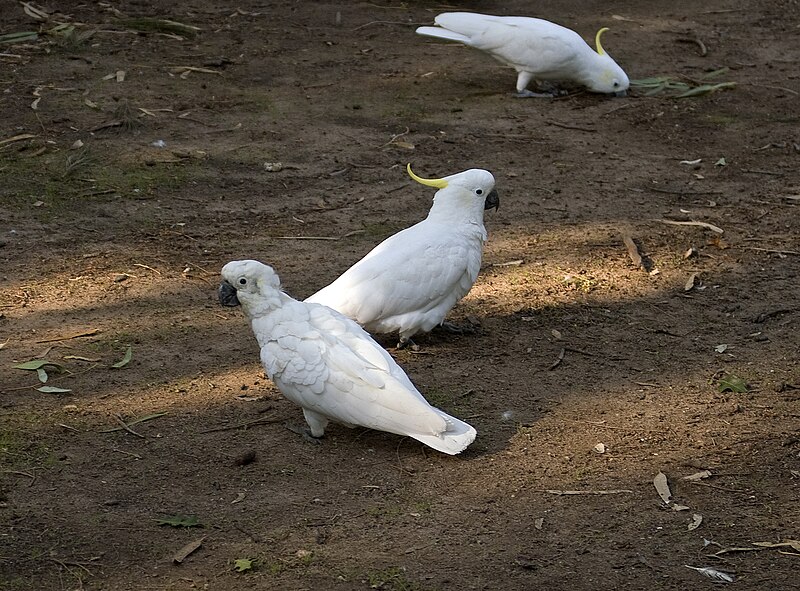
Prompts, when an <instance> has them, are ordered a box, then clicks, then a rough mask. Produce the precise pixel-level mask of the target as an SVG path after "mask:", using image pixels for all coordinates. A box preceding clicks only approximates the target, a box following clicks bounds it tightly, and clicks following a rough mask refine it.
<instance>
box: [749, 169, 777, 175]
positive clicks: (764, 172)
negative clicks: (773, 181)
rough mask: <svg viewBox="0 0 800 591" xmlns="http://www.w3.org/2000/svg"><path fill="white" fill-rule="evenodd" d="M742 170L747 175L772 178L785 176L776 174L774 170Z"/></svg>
mask: <svg viewBox="0 0 800 591" xmlns="http://www.w3.org/2000/svg"><path fill="white" fill-rule="evenodd" d="M741 170H742V172H746V173H747V174H769V175H772V176H783V173H782V172H774V171H772V170H760V169H758V168H742V169H741Z"/></svg>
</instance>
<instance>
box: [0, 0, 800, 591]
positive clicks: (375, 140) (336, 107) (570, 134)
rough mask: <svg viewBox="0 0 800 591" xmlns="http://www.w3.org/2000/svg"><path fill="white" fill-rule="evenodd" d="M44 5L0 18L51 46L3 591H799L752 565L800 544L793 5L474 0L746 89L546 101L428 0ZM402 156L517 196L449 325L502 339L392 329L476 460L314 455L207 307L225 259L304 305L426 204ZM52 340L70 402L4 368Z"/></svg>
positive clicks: (48, 353) (12, 208) (19, 111)
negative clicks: (478, 177) (728, 576)
mask: <svg viewBox="0 0 800 591" xmlns="http://www.w3.org/2000/svg"><path fill="white" fill-rule="evenodd" d="M36 6H39V7H40V8H42V9H44V10H46V11H47V12H48V13H50V14H51V18H50V20H49V21H47V22H37V21H36V20H34V19H33V18H32V17H31V16H29V15H27V14H26V13H25V12H24V11H23V7H22V5H21V4H20V3H15V2H11V1H10V0H3V2H2V5H1V6H0V8H1V10H2V19H1V20H0V22H1V23H2V25H1V26H2V31H0V33H13V32H18V31H40V35H39V36H38V38H37V39H35V40H33V39H30V40H27V41H22V42H18V43H13V44H3V45H0V89H2V92H0V122H2V125H1V129H2V137H0V175H2V180H0V199H2V209H1V210H0V232H1V234H0V260H1V261H2V267H1V268H0V306H2V308H0V342H2V343H4V346H3V348H2V350H0V388H2V398H0V403H1V404H2V408H1V409H0V468H1V469H2V472H1V473H0V497H1V498H0V502H1V505H0V525H1V528H0V588H2V589H4V590H15V591H16V590H23V589H25V590H27V589H36V590H40V589H108V590H166V589H176V590H177V589H219V590H232V589H342V590H345V589H355V590H358V589H370V588H373V589H385V590H406V591H407V590H415V591H422V590H425V591H432V590H445V589H492V590H494V589H500V590H528V589H545V588H546V589H551V590H553V591H556V590H567V589H568V590H570V591H577V590H605V589H631V590H638V589H674V590H684V589H702V588H708V587H711V586H712V585H714V583H713V582H712V580H711V579H710V578H708V577H706V576H705V575H704V574H702V573H700V572H698V571H696V570H692V569H689V568H686V565H689V566H694V567H714V568H717V569H722V570H728V571H730V572H733V573H735V575H736V577H738V580H737V582H736V583H734V584H733V585H734V586H735V588H737V589H770V590H775V591H778V590H787V589H796V588H797V585H798V575H797V573H798V570H799V569H800V558H798V551H797V548H796V547H795V548H794V549H792V548H791V547H790V546H783V547H775V548H760V549H757V548H759V547H758V546H753V544H754V543H757V542H780V541H782V540H785V539H795V540H797V539H799V538H800V532H799V531H798V527H800V509H799V508H798V507H800V505H799V504H798V501H799V500H800V457H799V455H800V439H798V427H799V426H800V420H799V419H800V402H799V401H800V391H798V385H799V384H800V368H798V363H797V360H798V357H799V356H800V339H798V335H797V332H798V320H799V319H800V315H799V312H800V300H798V272H800V258H798V254H799V253H800V240H798V229H800V222H798V198H797V195H798V193H800V180H798V159H799V158H800V146H799V145H798V143H799V142H800V132H798V129H800V127H799V126H798V123H800V100H798V99H799V98H800V97H799V96H798V93H799V92H800V79H799V78H800V73H799V72H798V67H797V64H798V61H799V60H800V29H798V27H797V23H798V22H800V7H799V6H798V3H797V2H796V1H789V0H782V1H781V0H777V1H770V2H767V1H753V2H744V1H742V0H711V1H709V2H689V1H686V0H676V1H674V2H670V3H657V2H646V1H642V0H637V1H633V0H630V1H622V2H612V3H608V2H597V1H586V2H583V1H577V0H569V1H564V2H545V3H530V2H522V1H520V0H512V1H508V2H460V3H457V8H460V9H472V10H480V11H482V12H488V13H495V14H523V15H531V16H540V17H544V18H548V19H551V20H554V21H557V22H559V23H561V24H563V25H566V26H569V27H571V28H573V29H575V30H577V31H579V32H580V33H581V34H582V35H583V36H584V38H586V39H591V38H592V37H593V34H594V32H595V31H596V30H597V29H598V28H599V27H601V26H610V27H611V28H612V30H611V31H610V32H609V33H607V34H606V36H605V38H604V45H605V47H606V49H607V50H608V51H609V53H611V54H612V55H613V56H614V57H615V58H616V59H617V61H618V62H619V63H620V64H621V65H622V66H623V67H624V68H625V69H626V70H627V72H628V73H629V75H630V77H631V78H632V79H642V78H647V77H651V76H656V75H670V76H672V77H674V78H680V79H684V80H688V81H699V80H701V78H702V77H703V76H704V75H705V74H707V73H708V72H710V71H715V70H718V69H720V68H723V67H727V68H729V71H727V72H724V73H722V74H720V75H719V76H718V77H717V78H715V81H732V82H736V83H737V85H736V87H735V88H732V89H729V90H725V91H719V92H715V93H713V94H707V95H702V96H698V97H695V98H687V99H676V98H673V97H670V96H667V95H665V94H663V93H662V94H657V95H654V96H645V95H644V92H642V91H638V92H636V91H634V92H632V93H631V96H629V97H628V98H622V99H613V98H608V97H603V96H597V95H592V94H588V93H582V92H572V93H571V94H569V95H568V96H566V97H562V98H558V99H555V100H548V99H544V100H542V99H529V100H519V99H515V98H513V97H512V91H513V88H514V79H515V74H514V72H513V71H510V70H507V69H505V68H503V67H502V66H500V65H499V64H497V63H496V62H494V61H493V60H492V59H490V58H489V57H487V56H484V55H482V54H480V53H478V52H475V51H471V50H469V49H467V48H464V47H460V46H457V45H452V44H444V43H437V42H433V41H431V40H430V39H425V38H422V37H419V36H417V35H415V34H414V28H415V26H417V25H419V24H429V23H431V22H432V21H433V18H434V16H435V15H436V14H437V13H438V12H441V11H443V10H447V9H452V7H446V6H443V5H441V4H438V3H433V2H422V1H416V2H408V3H388V2H383V1H382V0H377V1H375V2H339V3H329V2H290V1H283V2H256V1H253V0H242V1H241V2H236V3H225V2H222V3H220V2H211V1H209V0H191V1H189V2H180V3H173V2H157V1H146V0H123V1H120V2H109V3H94V2H75V1H72V0H68V1H64V2H58V3H55V2H51V3H48V4H41V5H36ZM56 9H57V10H58V11H56ZM533 10H535V11H536V12H535V14H533V13H532V11H533ZM134 17H161V18H168V19H171V20H173V21H177V22H179V23H184V24H188V25H192V26H195V27H198V28H199V29H200V30H199V31H198V32H197V33H196V34H195V35H191V34H190V33H188V32H187V31H185V30H181V29H176V30H170V29H168V28H164V27H161V28H156V29H150V30H146V31H140V30H135V28H142V26H143V25H142V21H129V20H125V19H130V18H134ZM62 22H63V23H78V26H77V27H76V29H75V30H74V31H73V32H71V33H70V32H69V31H66V32H65V30H64V29H61V30H60V32H59V31H56V32H52V33H51V34H46V33H45V31H49V30H52V29H53V27H55V26H56V25H57V24H58V23H62ZM91 30H94V31H95V32H94V33H93V34H92V35H91V36H89V37H87V36H86V35H84V33H85V32H87V31H91ZM187 68H188V69H187ZM19 136H22V137H21V138H20V137H19ZM12 138H14V139H13V140H12ZM76 142H79V143H76ZM80 143H82V145H80ZM698 159H701V162H699V163H696V164H685V163H682V161H694V160H698ZM406 162H412V163H413V164H414V167H415V170H416V171H417V172H418V173H419V174H421V175H423V176H443V175H446V174H451V173H455V172H458V171H461V170H464V169H467V168H471V167H481V168H486V169H488V170H490V171H492V172H493V173H494V175H495V177H496V178H497V187H498V190H499V192H500V195H501V200H502V202H501V207H500V210H499V211H498V212H497V213H488V214H487V220H486V224H487V228H488V229H489V233H490V241H489V242H488V244H487V245H486V249H485V252H484V267H483V270H482V273H481V276H480V278H479V279H478V282H477V284H476V285H475V287H474V288H473V290H472V292H471V293H470V294H469V295H468V296H467V297H466V298H465V299H464V300H463V301H462V302H461V303H459V304H458V305H457V306H456V308H455V309H454V310H453V312H452V318H451V319H452V320H454V321H455V322H461V323H465V322H473V323H476V324H478V325H479V327H478V331H477V334H475V335H465V336H452V335H446V334H440V333H437V332H434V333H432V334H430V335H428V336H423V337H421V338H419V339H418V343H419V344H420V345H421V347H422V349H421V351H420V353H418V354H415V353H413V352H408V351H394V350H393V349H392V345H393V343H394V337H392V336H391V335H390V336H387V337H381V339H380V340H381V342H382V343H383V344H385V345H386V346H387V347H388V348H389V349H390V350H392V354H393V355H394V356H395V357H396V359H397V361H398V362H399V363H400V365H401V366H402V367H403V368H404V369H405V370H406V371H407V372H408V374H409V375H410V377H411V378H412V379H413V380H414V382H415V383H416V384H417V385H418V386H419V388H420V390H421V391H422V392H423V393H425V394H426V396H427V397H428V399H429V400H430V401H431V402H432V403H433V404H436V405H438V406H440V407H442V408H443V409H445V410H446V411H447V412H450V413H452V414H454V415H456V416H458V417H460V418H463V419H465V420H468V421H469V422H470V423H472V424H473V425H475V427H476V428H477V430H478V438H477V440H476V441H475V443H474V444H473V445H472V446H471V447H470V448H469V449H468V450H467V451H466V452H465V453H463V454H462V455H461V456H459V457H447V456H444V455H442V454H438V453H436V452H433V451H431V450H428V449H425V448H424V447H422V446H421V445H420V444H418V443H416V442H414V441H413V440H409V439H402V438H399V437H396V436H393V435H387V434H383V433H378V432H373V431H364V430H349V429H346V428H344V427H339V426H332V427H331V428H330V430H329V432H328V434H327V435H326V437H325V438H324V441H323V443H322V444H321V445H319V446H312V445H310V444H308V443H307V442H306V441H304V440H303V439H302V438H300V437H298V436H297V435H296V434H295V433H293V432H292V431H290V430H289V429H287V428H285V426H284V425H285V424H286V423H288V424H290V425H298V424H301V423H302V415H301V413H300V411H299V410H298V409H297V408H296V407H295V406H294V405H292V404H291V403H289V402H288V401H286V400H284V399H283V398H282V397H281V396H280V394H279V393H278V392H277V390H276V389H275V387H274V386H273V385H272V384H271V383H270V382H269V380H267V379H266V378H265V377H264V374H263V371H262V369H261V368H260V366H259V363H258V350H257V346H256V343H255V340H254V338H253V337H252V334H251V333H250V330H249V327H248V326H247V324H246V322H245V320H244V318H243V317H242V315H241V313H240V312H239V311H237V310H233V311H231V310H228V309H222V308H220V307H219V305H218V304H217V302H216V295H215V287H216V285H217V284H218V272H219V269H220V267H221V266H222V265H223V264H224V263H225V262H227V261H229V260H232V259H239V258H256V259H259V260H262V261H264V262H267V263H269V264H271V265H272V266H274V267H275V269H276V270H277V271H278V273H279V274H280V275H281V277H282V279H283V283H284V287H285V289H286V291H287V292H288V293H290V294H292V295H293V296H295V297H297V298H303V297H306V296H308V295H309V294H311V293H313V292H314V291H316V290H317V289H319V288H320V287H322V286H323V285H326V284H327V283H328V282H329V281H331V280H332V279H334V278H335V277H336V276H338V274H340V273H341V272H342V271H344V270H345V269H346V268H347V267H348V266H349V265H351V264H352V263H353V262H355V261H356V260H358V258H360V257H361V256H363V255H364V254H365V253H366V252H368V251H369V250H370V249H371V248H372V247H373V246H374V245H375V244H377V243H378V242H379V241H380V240H382V239H383V238H385V237H386V236H389V235H390V234H392V233H394V232H396V231H397V230H399V229H401V228H404V227H407V226H409V225H411V224H413V223H415V222H417V221H419V220H420V219H422V218H423V217H424V216H425V215H426V212H427V210H428V208H429V206H430V199H431V197H432V192H431V190H430V189H428V188H425V187H421V186H419V185H416V184H414V183H412V182H411V181H410V180H409V179H408V178H407V176H406V175H405V172H404V166H405V164H406ZM265 163H270V166H265ZM276 163H280V166H278V165H276ZM270 169H271V170H270ZM662 220H671V221H682V222H686V221H696V222H704V223H706V224H711V225H713V226H715V227H718V228H719V229H720V230H722V231H723V233H719V232H716V231H714V230H713V229H710V228H709V227H704V226H698V225H672V224H665V223H663V221H662ZM623 235H627V236H630V237H631V239H632V240H633V242H634V243H635V244H636V245H637V248H638V250H639V252H640V254H642V255H643V256H644V260H643V264H642V265H641V266H639V267H637V266H636V265H635V264H634V263H633V261H632V259H631V257H630V256H629V253H628V249H627V248H626V246H625V244H624V243H623ZM321 238H327V240H322V239H321ZM690 249H693V250H691V251H690ZM687 251H690V252H688V256H687ZM692 277H694V279H693V280H691V281H690V278H692ZM81 334H83V335H86V336H76V335H81ZM128 347H131V351H132V358H131V361H130V362H129V363H127V364H125V365H124V366H123V367H120V368H112V367H111V366H112V364H114V363H117V362H119V361H120V360H122V359H123V356H124V354H125V351H126V350H127V348H128ZM39 358H46V359H48V360H50V361H52V362H55V363H58V364H61V365H62V366H63V371H61V372H60V373H58V372H57V371H55V369H54V368H53V367H52V366H49V367H47V368H45V369H46V370H49V371H48V374H49V380H48V382H47V385H50V386H57V387H60V388H64V389H68V390H70V391H69V392H66V393H46V392H40V391H38V390H37V388H38V387H39V386H40V383H39V380H38V379H37V374H36V372H34V371H24V370H20V369H15V368H13V366H14V365H16V364H18V363H22V362H25V361H29V360H31V359H39ZM731 376H733V377H731ZM734 378H740V381H739V382H736V380H735V379H734ZM724 380H733V381H734V386H736V385H737V384H738V386H739V387H738V388H735V389H738V390H743V391H738V392H737V391H731V390H725V388H724V384H723V383H722V382H723V381H724ZM745 383H746V384H747V386H746V387H744V386H743V384H745ZM723 390H724V391H723ZM158 413H166V414H163V415H162V414H159V416H156V417H152V416H151V415H154V414H158ZM148 417H149V420H145V421H142V422H138V423H135V424H134V421H136V419H141V418H148ZM121 421H122V422H124V423H125V424H126V425H128V426H129V427H128V428H129V430H126V429H124V428H122V426H121V423H120V422H121ZM113 429H116V430H113ZM598 444H602V447H599V446H598ZM601 450H602V453H601ZM701 470H709V471H710V472H711V475H710V476H707V477H706V478H703V479H700V480H697V481H690V480H685V479H684V478H685V477H687V476H690V475H693V474H695V473H697V472H700V471H701ZM659 472H662V473H663V474H665V475H666V476H667V478H668V482H669V485H670V487H671V491H672V494H673V497H674V503H673V504H672V505H671V506H670V507H667V506H665V504H664V503H663V502H662V500H661V499H660V498H659V496H658V494H657V491H656V488H655V487H654V485H653V479H654V477H656V475H657V474H658V473H659ZM564 491H575V492H579V493H583V494H559V492H561V493H563V492H564ZM603 492H605V493H608V494H599V493H603ZM676 504H677V505H682V506H684V507H685V509H684V510H673V509H674V508H676V507H674V505H676ZM175 516H187V517H194V518H196V519H197V521H199V526H195V527H182V526H177V527H173V526H170V525H160V524H159V521H158V520H159V519H170V518H174V517H175ZM696 516H700V517H702V522H701V523H700V524H699V526H698V527H697V528H696V529H690V527H689V526H690V524H691V523H692V522H693V521H695V523H696V522H697V520H698V519H699V517H696ZM201 539H202V545H201V546H200V547H199V548H198V549H196V550H195V551H194V552H192V553H191V554H190V555H188V557H186V558H185V559H184V560H183V562H182V563H181V564H176V563H174V561H173V557H174V555H175V554H176V553H177V552H178V551H179V550H180V549H181V548H183V547H185V546H186V545H187V544H190V543H192V542H196V541H198V540H201ZM729 548H746V549H747V550H745V551H738V552H729V553H722V554H718V555H714V554H715V553H717V552H719V551H721V550H725V549H729ZM711 555H714V556H711ZM242 559H246V560H250V561H252V562H251V563H249V566H250V568H249V569H247V568H245V570H243V571H242V572H237V571H236V570H235V566H236V565H237V564H238V565H239V567H240V568H244V567H246V566H248V565H247V564H246V563H242V562H239V563H236V561H237V560H242Z"/></svg>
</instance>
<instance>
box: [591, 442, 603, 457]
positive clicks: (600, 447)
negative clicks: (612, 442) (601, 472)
mask: <svg viewBox="0 0 800 591" xmlns="http://www.w3.org/2000/svg"><path fill="white" fill-rule="evenodd" d="M592 449H593V450H594V451H596V452H597V453H599V454H604V453H606V444H605V443H598V444H597V445H595V446H594V447H593V448H592Z"/></svg>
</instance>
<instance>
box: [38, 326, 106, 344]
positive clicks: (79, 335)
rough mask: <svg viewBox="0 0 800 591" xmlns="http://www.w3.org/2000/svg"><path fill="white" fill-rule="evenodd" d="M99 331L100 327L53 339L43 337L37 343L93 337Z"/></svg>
mask: <svg viewBox="0 0 800 591" xmlns="http://www.w3.org/2000/svg"><path fill="white" fill-rule="evenodd" d="M99 333H100V329H99V328H92V329H90V330H86V331H83V332H79V333H75V334H71V335H67V336H65V337H55V338H52V339H42V340H41V341H36V344H37V345H41V344H43V343H56V342H58V341H69V340H71V339H79V338H82V337H93V336H94V335H96V334H99Z"/></svg>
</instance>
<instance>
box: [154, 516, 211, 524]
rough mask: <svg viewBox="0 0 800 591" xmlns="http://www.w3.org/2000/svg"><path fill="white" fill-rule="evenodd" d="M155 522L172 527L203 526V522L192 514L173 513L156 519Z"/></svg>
mask: <svg viewBox="0 0 800 591" xmlns="http://www.w3.org/2000/svg"><path fill="white" fill-rule="evenodd" d="M156 523H158V525H170V526H172V527H203V524H202V523H200V520H199V519H197V517H196V516H194V515H173V516H171V517H165V518H163V519H156Z"/></svg>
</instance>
